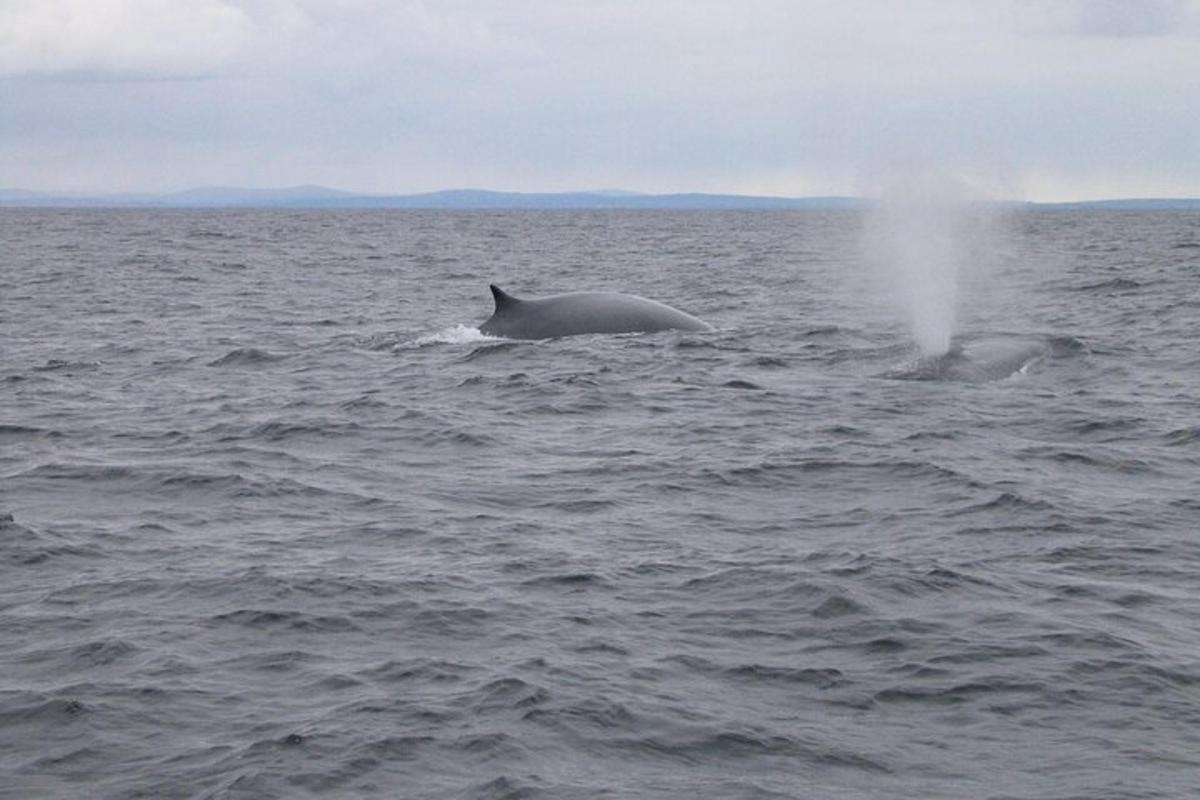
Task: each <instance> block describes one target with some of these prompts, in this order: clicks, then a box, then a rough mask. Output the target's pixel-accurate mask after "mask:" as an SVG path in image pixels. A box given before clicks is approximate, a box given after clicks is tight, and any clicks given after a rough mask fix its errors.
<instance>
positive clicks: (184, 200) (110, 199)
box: [0, 186, 1200, 211]
mask: <svg viewBox="0 0 1200 800" xmlns="http://www.w3.org/2000/svg"><path fill="white" fill-rule="evenodd" d="M870 205H871V201H870V200H867V199H864V198H860V197H840V196H830V197H770V196H762V195H739V194H704V193H694V192H693V193H684V194H641V193H638V192H627V191H623V190H620V189H603V190H597V191H590V192H497V191H490V190H486V189H450V190H446V191H440V192H426V193H422V194H396V195H372V194H355V193H352V192H343V191H339V190H337V189H329V188H326V187H324V186H291V187H286V188H282V189H245V188H238V187H221V186H210V187H201V188H196V189H187V190H185V191H181V192H170V193H166V194H51V193H45V192H31V191H27V190H24V189H0V207H5V206H7V207H25V208H29V207H36V208H55V207H57V208H410V209H422V208H425V209H539V208H542V209H556V208H557V209H603V208H611V209H653V208H659V209H731V210H736V209H747V210H751V209H859V208H866V207H868V206H870ZM1005 205H1015V206H1018V207H1028V208H1048V209H1112V210H1129V211H1147V210H1164V209H1168V210H1200V199H1198V198H1151V199H1136V198H1135V199H1125V200H1088V201H1080V202H1071V203H1006V204H1005Z"/></svg>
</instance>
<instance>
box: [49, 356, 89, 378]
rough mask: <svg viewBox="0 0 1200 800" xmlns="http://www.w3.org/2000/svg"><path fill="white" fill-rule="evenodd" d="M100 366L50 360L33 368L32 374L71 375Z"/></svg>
mask: <svg viewBox="0 0 1200 800" xmlns="http://www.w3.org/2000/svg"><path fill="white" fill-rule="evenodd" d="M100 365H101V362H99V361H68V360H66V359H60V358H52V359H50V360H49V361H47V362H45V363H44V364H40V365H38V366H36V367H34V368H33V371H34V372H62V373H66V374H68V375H69V374H72V373H76V372H85V371H88V370H93V369H96V368H97V367H99V366H100Z"/></svg>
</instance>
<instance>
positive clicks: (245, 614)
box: [212, 608, 361, 633]
mask: <svg viewBox="0 0 1200 800" xmlns="http://www.w3.org/2000/svg"><path fill="white" fill-rule="evenodd" d="M212 621H213V622H216V623H227V624H233V625H239V626H243V627H246V628H251V629H257V628H274V627H284V628H289V629H291V630H297V631H306V632H311V633H352V632H358V631H360V630H361V628H359V626H358V625H356V624H354V622H352V621H351V620H350V619H348V618H347V617H344V616H337V615H322V614H304V613H301V612H297V611H277V610H272V609H254V608H243V609H238V610H237V611H229V612H226V613H223V614H217V615H216V616H215V617H213V618H212Z"/></svg>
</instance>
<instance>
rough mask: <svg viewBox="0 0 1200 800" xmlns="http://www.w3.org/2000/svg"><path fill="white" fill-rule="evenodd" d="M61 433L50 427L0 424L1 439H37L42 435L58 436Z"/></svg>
mask: <svg viewBox="0 0 1200 800" xmlns="http://www.w3.org/2000/svg"><path fill="white" fill-rule="evenodd" d="M59 436H62V433H60V432H59V431H56V430H54V429H52V428H39V427H34V426H32V425H6V424H0V440H2V439H10V440H11V439H39V438H42V437H59Z"/></svg>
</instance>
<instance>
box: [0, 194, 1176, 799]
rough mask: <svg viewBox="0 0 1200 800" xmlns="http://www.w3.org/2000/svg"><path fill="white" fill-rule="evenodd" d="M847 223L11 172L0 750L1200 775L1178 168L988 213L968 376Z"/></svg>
mask: <svg viewBox="0 0 1200 800" xmlns="http://www.w3.org/2000/svg"><path fill="white" fill-rule="evenodd" d="M861 224H862V220H861V218H860V216H859V215H858V214H856V213H849V212H847V213H832V214H821V213H812V212H796V213H767V212H751V213H712V212H697V213H656V212H637V213H621V212H595V213H588V212H580V213H574V212H545V213H537V212H528V213H445V212H439V213H422V212H385V211H380V212H282V211H280V212H265V211H264V212H252V211H236V212H220V211H203V212H191V211H170V212H165V211H164V212H144V211H22V210H7V211H2V212H0V244H2V250H0V481H2V482H0V520H3V521H0V796H3V797H5V798H8V797H13V798H17V797H20V798H24V797H89V798H92V797H95V798H126V797H155V798H176V797H178V798H184V797H189V798H190V797H196V798H200V797H205V798H207V797H212V798H232V797H247V798H250V797H253V798H271V797H278V798H305V797H405V798H459V797H463V798H476V797H478V798H534V797H545V798H618V797H620V798H625V797H637V798H697V797H703V798H710V797H711V798H826V797H830V798H832V797H837V798H881V799H882V798H889V799H890V798H965V797H972V798H1089V799H1090V800H1091V799H1099V798H1185V797H1194V796H1195V792H1196V791H1197V788H1196V787H1197V786H1200V536H1198V530H1200V499H1198V498H1200V348H1198V346H1197V343H1196V342H1197V339H1196V335H1197V330H1200V325H1198V323H1200V283H1198V281H1200V215H1197V214H1194V213H1169V212H1157V213H1150V214H1124V213H1111V212H1110V213H1097V212H1090V213H1080V212H1029V213H1025V214H1023V215H1018V216H1016V217H1014V218H1013V219H1011V220H1010V221H1009V223H1008V225H1007V227H1006V229H1005V232H1004V234H1003V235H1002V236H1000V237H998V238H997V240H996V242H995V249H994V252H992V254H991V255H992V256H993V257H992V258H991V260H992V261H993V262H994V263H993V264H992V266H991V268H990V270H989V271H988V275H987V276H986V279H984V278H980V279H978V280H977V281H976V282H975V283H976V285H973V286H971V287H967V288H968V289H970V292H969V293H968V294H967V296H966V301H965V305H964V307H963V310H962V312H961V314H960V317H961V318H962V324H961V329H962V337H961V338H960V343H961V344H962V345H963V346H964V348H967V349H968V351H969V349H970V348H971V347H983V346H987V344H988V342H995V341H1006V340H1009V339H1019V340H1021V341H1033V342H1036V343H1037V346H1038V347H1039V348H1040V354H1039V356H1038V357H1037V358H1036V359H1034V360H1033V361H1032V362H1031V363H1029V364H1027V365H1024V368H1023V369H1022V370H1019V371H1016V372H1014V373H1013V374H1012V375H1011V377H1007V378H1005V379H1003V380H982V381H975V380H970V379H964V380H955V379H952V377H951V376H947V375H938V374H933V375H923V374H919V372H920V371H919V370H917V371H916V372H912V370H911V368H912V366H913V365H912V360H913V353H912V351H911V349H910V348H909V347H908V346H907V345H906V344H905V341H906V335H905V325H904V324H903V322H901V321H899V320H897V319H895V318H894V317H893V316H891V315H890V314H889V312H888V310H887V306H886V304H885V303H883V302H882V301H881V300H880V299H879V297H877V296H876V293H872V292H870V291H868V290H869V289H870V287H871V285H872V283H873V281H874V279H873V278H871V277H870V275H869V273H864V272H862V271H861V270H860V269H859V268H858V266H857V263H858V260H859V259H858V256H857V254H858V253H859V252H860V251H861V247H859V244H860V242H859V239H860V229H861ZM490 281H495V282H497V283H499V284H500V285H502V286H504V287H505V288H507V289H509V290H510V291H513V292H515V293H517V294H528V295H538V294H548V293H553V292H558V291H567V290H572V289H583V288H588V289H615V290H624V291H632V292H636V293H638V294H643V295H646V296H650V297H654V298H656V299H659V300H663V301H665V302H668V303H671V304H672V305H676V306H678V307H680V308H683V309H684V310H686V311H689V312H691V313H694V314H696V315H698V316H700V317H701V318H703V319H706V320H708V321H709V322H711V323H713V324H714V325H716V326H717V328H718V331H717V332H715V333H706V334H679V333H668V334H654V335H647V336H637V335H634V336H619V337H578V338H572V339H561V340H557V341H547V342H521V343H513V342H496V341H488V340H484V339H481V338H480V337H479V336H478V335H477V334H475V333H473V331H472V330H471V326H473V325H475V324H477V323H478V322H480V321H482V320H483V319H485V318H486V317H487V316H488V314H490V312H491V303H490V298H489V295H488V291H487V284H488V283H489V282H490ZM897 370H899V371H900V372H905V371H909V372H911V374H906V375H904V377H932V378H934V379H933V380H892V379H889V378H887V377H881V376H886V375H895V374H896V372H897Z"/></svg>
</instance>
